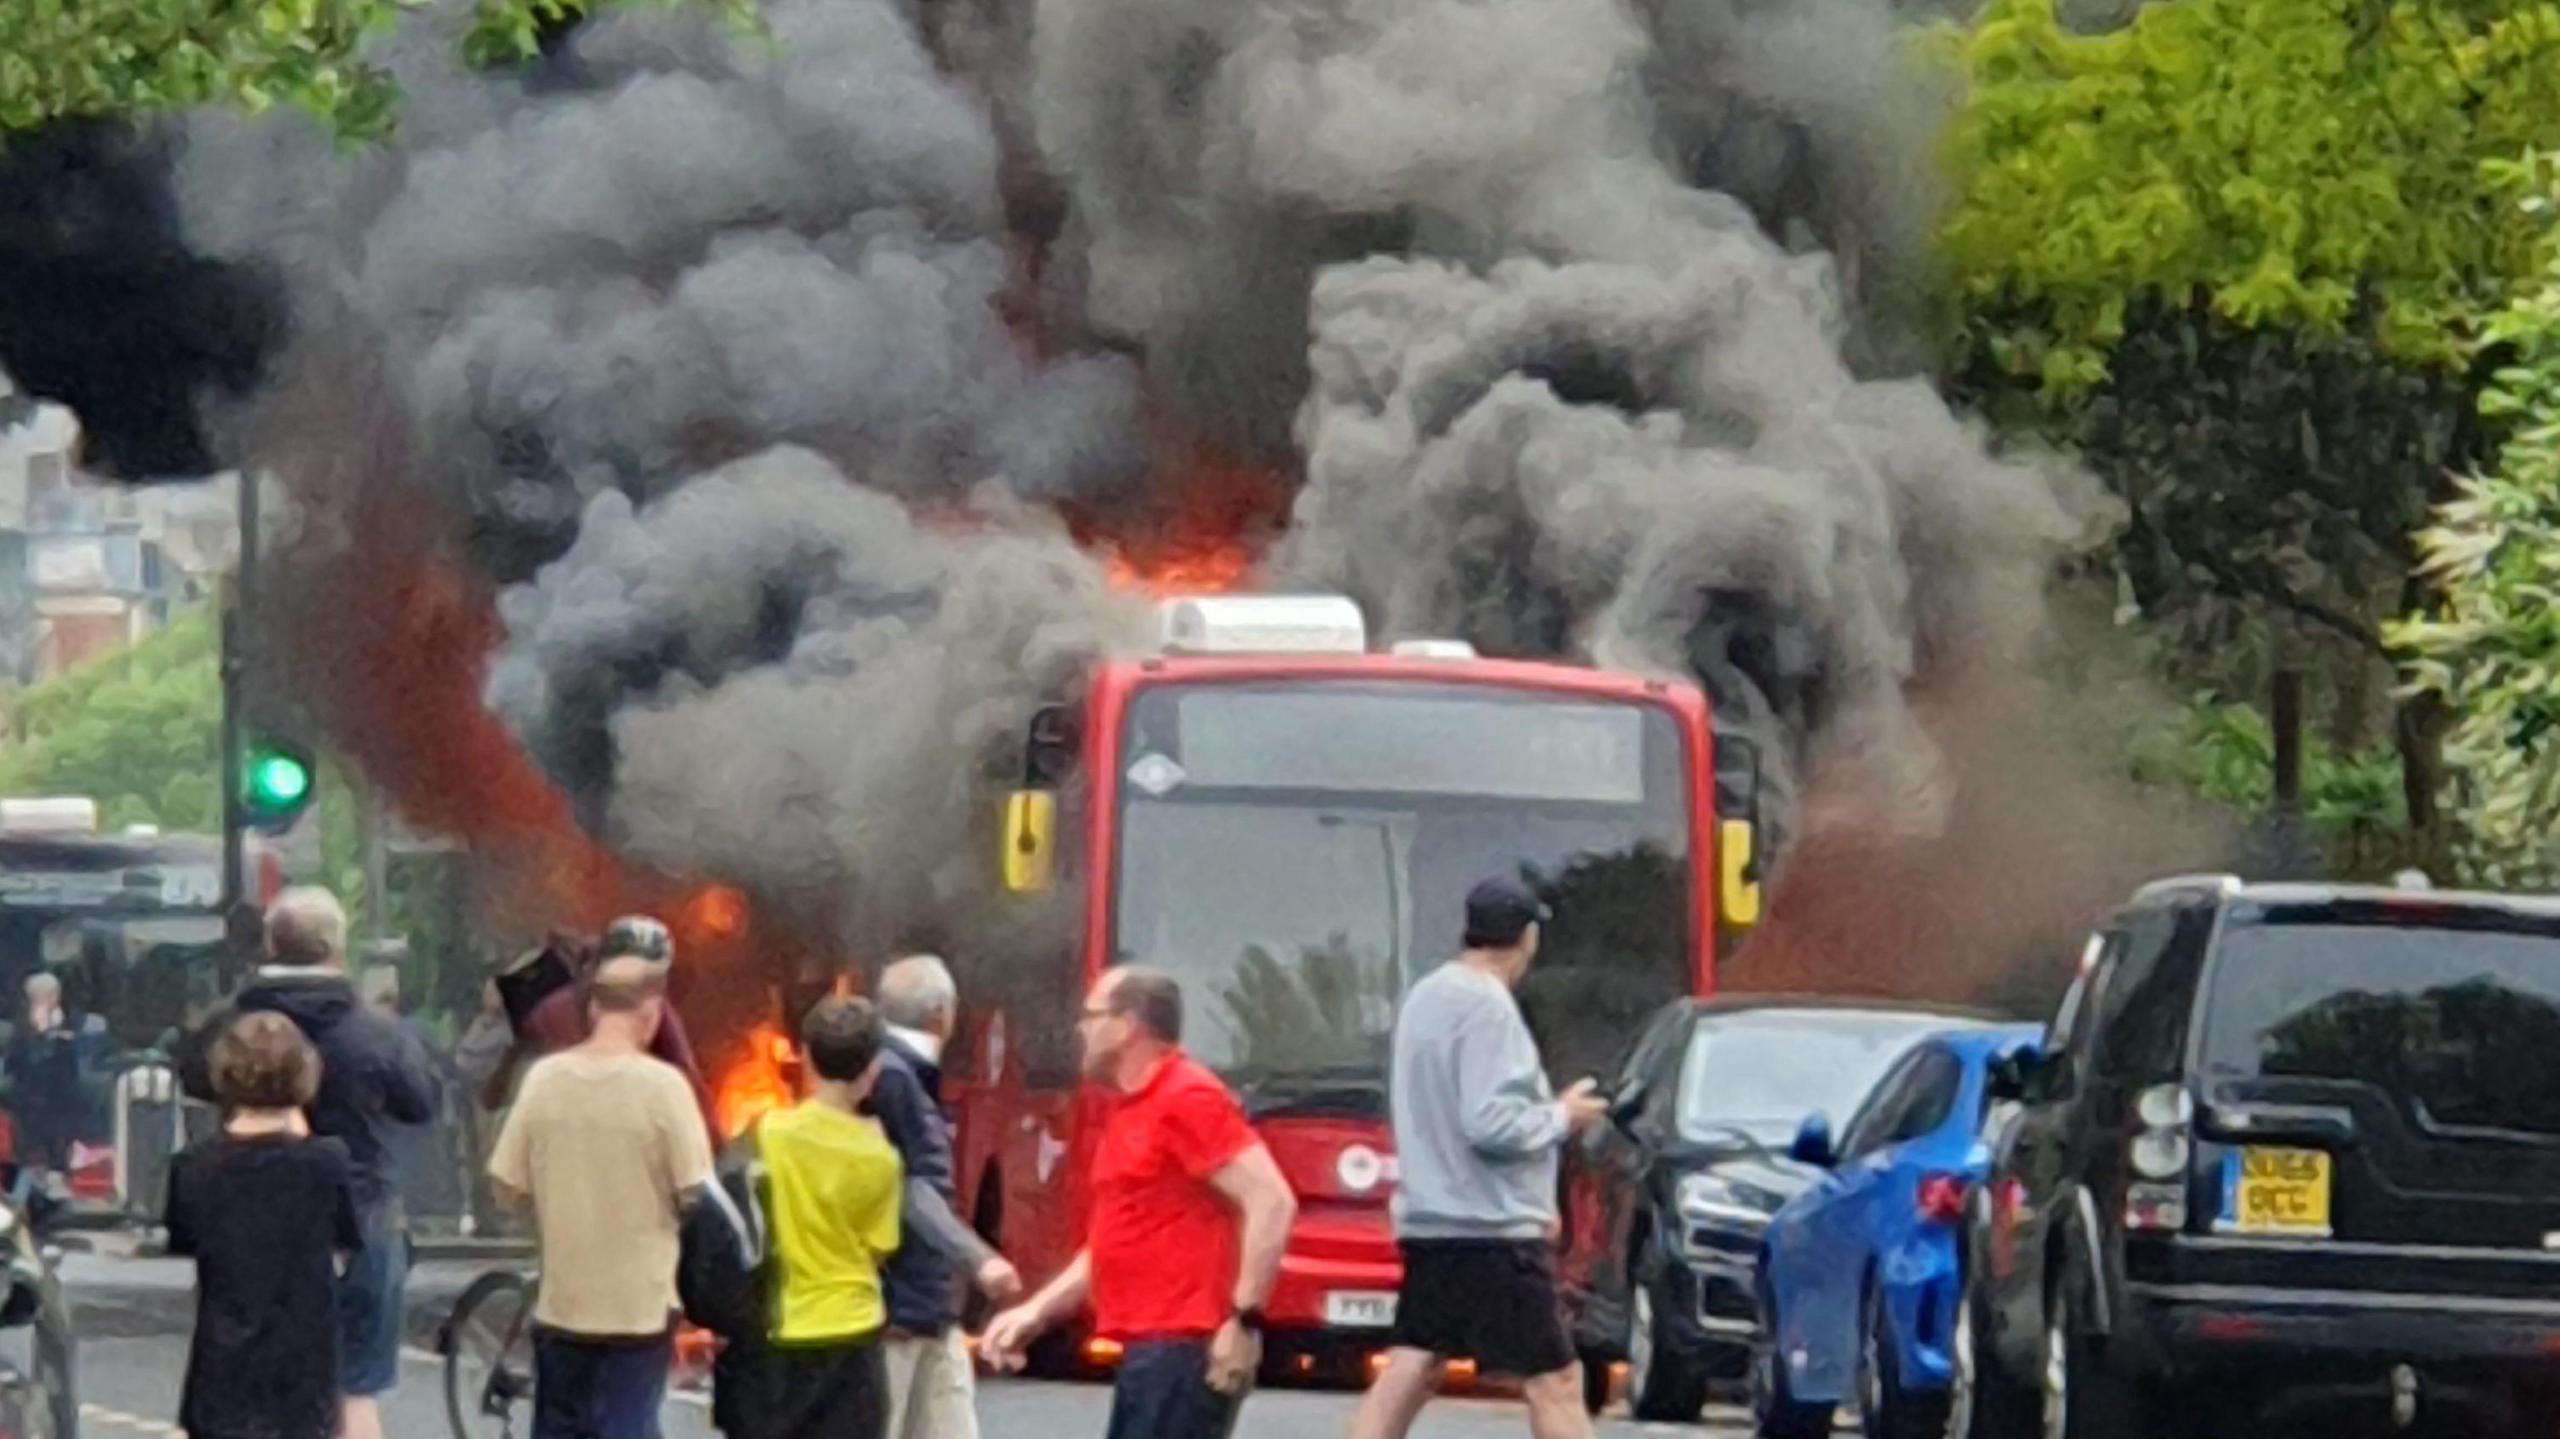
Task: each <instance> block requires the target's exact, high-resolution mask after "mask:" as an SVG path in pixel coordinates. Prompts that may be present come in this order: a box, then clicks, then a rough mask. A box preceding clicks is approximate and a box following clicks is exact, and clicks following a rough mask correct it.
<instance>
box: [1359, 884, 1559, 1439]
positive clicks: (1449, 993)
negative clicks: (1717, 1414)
mask: <svg viewBox="0 0 2560 1439" xmlns="http://www.w3.org/2000/svg"><path fill="white" fill-rule="evenodd" d="M1549 918H1550V915H1549V912H1548V910H1547V907H1546V905H1544V904H1543V903H1541V902H1540V901H1539V900H1538V898H1537V897H1536V896H1535V895H1533V894H1531V893H1530V892H1529V891H1528V889H1527V888H1525V887H1524V886H1522V885H1521V884H1520V883H1518V882H1517V881H1515V880H1511V879H1489V880H1486V881H1485V882H1484V883H1482V884H1479V885H1477V886H1476V887H1475V888H1474V889H1473V890H1472V891H1470V892H1469V893H1468V895H1467V928H1466V934H1465V936H1464V941H1465V943H1464V949H1463V951H1462V952H1461V953H1460V954H1459V955H1458V957H1457V958H1456V959H1454V960H1451V961H1450V962H1449V963H1447V964H1444V965H1442V966H1440V967H1439V968H1438V969H1436V970H1433V971H1432V972H1431V973H1430V974H1429V975H1428V976H1426V977H1425V978H1424V979H1423V980H1422V981H1421V982H1420V983H1419V984H1416V985H1415V986H1414V987H1413V990H1412V992H1411V993H1409V994H1407V995H1406V996H1405V1001H1404V1007H1403V1009H1402V1010H1401V1011H1399V1012H1398V1013H1397V1015H1396V1032H1395V1058H1394V1068H1393V1069H1392V1071H1391V1073H1390V1079H1389V1083H1388V1095H1389V1104H1390V1116H1389V1117H1390V1120H1391V1122H1392V1123H1393V1125H1394V1128H1395V1137H1396V1155H1397V1161H1398V1163H1399V1165H1400V1166H1401V1173H1400V1177H1399V1181H1398V1186H1397V1190H1396V1196H1395V1203H1394V1212H1395V1225H1396V1247H1397V1249H1398V1251H1399V1252H1400V1253H1401V1254H1402V1256H1403V1258H1404V1287H1403V1291H1402V1292H1401V1293H1400V1294H1399V1295H1398V1297H1397V1300H1396V1317H1395V1327H1394V1328H1393V1330H1392V1331H1390V1333H1389V1336H1388V1339H1387V1345H1388V1349H1387V1363H1386V1367H1385V1369H1384V1370H1383V1371H1381V1372H1380V1374H1379V1376H1378V1382H1377V1383H1376V1384H1374V1385H1372V1386H1370V1389H1369V1393H1368V1396H1367V1398H1365V1399H1363V1400H1362V1401H1361V1405H1360V1412H1359V1416H1358V1417H1357V1418H1356V1419H1354V1420H1353V1422H1352V1429H1351V1433H1352V1436H1353V1439H1404V1435H1405V1434H1406V1432H1407V1431H1408V1430H1410V1429H1411V1428H1412V1427H1413V1421H1414V1420H1415V1418H1416V1417H1418V1416H1419V1415H1420V1414H1421V1413H1422V1407H1423V1405H1425V1404H1427V1403H1429V1402H1430V1399H1431V1395H1432V1393H1433V1391H1434V1390H1436V1389H1437V1388H1438V1387H1439V1384H1440V1376H1441V1370H1442V1368H1443V1366H1444V1365H1446V1364H1447V1362H1448V1361H1449V1360H1450V1359H1452V1358H1455V1357H1459V1356H1464V1357H1467V1358H1470V1359H1473V1360H1474V1361H1475V1362H1476V1366H1477V1368H1478V1369H1480V1370H1481V1371H1483V1372H1484V1373H1487V1374H1506V1375H1512V1376H1515V1377H1517V1378H1518V1379H1519V1380H1520V1381H1521V1391H1522V1394H1523V1396H1524V1397H1525V1398H1526V1399H1527V1400H1528V1403H1529V1432H1530V1433H1531V1434H1533V1435H1535V1436H1537V1439H1590V1434H1591V1419H1590V1416H1589V1415H1588V1414H1587V1413H1585V1412H1584V1410H1583V1407H1582V1366H1581V1364H1580V1362H1579V1361H1578V1360H1576V1358H1575V1357H1574V1352H1573V1343H1572V1340H1571V1339H1570V1338H1569V1337H1568V1336H1567V1334H1566V1332H1565V1327H1564V1315H1563V1311H1562V1308H1561V1307H1560V1306H1559V1304H1558V1303H1557V1299H1556V1267H1555V1235H1556V1229H1557V1221H1558V1215H1557V1212H1556V1161H1557V1158H1558V1156H1559V1154H1560V1152H1561V1151H1562V1149H1563V1148H1564V1143H1565V1141H1566V1140H1567V1139H1568V1138H1570V1137H1572V1136H1573V1135H1574V1134H1577V1133H1579V1132H1580V1131H1582V1130H1584V1129H1587V1128H1589V1127H1590V1126H1591V1125H1592V1124H1593V1123H1595V1122H1597V1121H1598V1120H1599V1119H1600V1118H1601V1117H1602V1116H1603V1115H1604V1114H1606V1113H1607V1110H1608V1101H1607V1100H1606V1099H1605V1098H1603V1097H1602V1096H1601V1095H1600V1094H1599V1092H1598V1089H1597V1086H1596V1085H1595V1084H1594V1083H1593V1082H1592V1081H1591V1080H1588V1079H1585V1080H1582V1081H1581V1082H1579V1083H1577V1084H1575V1085H1574V1086H1573V1088H1572V1089H1571V1090H1569V1091H1567V1092H1566V1093H1565V1094H1564V1096H1563V1097H1562V1098H1558V1097H1557V1096H1556V1094H1555V1093H1554V1091H1553V1090H1552V1089H1550V1088H1549V1087H1548V1084H1547V1075H1546V1069H1545V1067H1544V1065H1543V1064H1541V1063H1540V1061H1539V1058H1538V1041H1537V1039H1536V1038H1535V1037H1534V1036H1532V1035H1531V1034H1530V1033H1529V1026H1528V1023H1527V1022H1526V1021H1525V1020H1523V1019H1522V1018H1521V1017H1520V1005H1519V1003H1518V1001H1517V1000H1516V999H1514V998H1513V996H1512V991H1513V990H1515V989H1517V988H1518V987H1519V984H1520V980H1521V978H1522V977H1523V976H1525V975H1527V974H1528V972H1529V966H1530V964H1531V963H1532V962H1533V961H1534V960H1536V958H1537V956H1538V941H1539V938H1540V934H1541V929H1542V927H1543V926H1544V925H1545V923H1546V922H1547V920H1548V919H1549Z"/></svg>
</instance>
